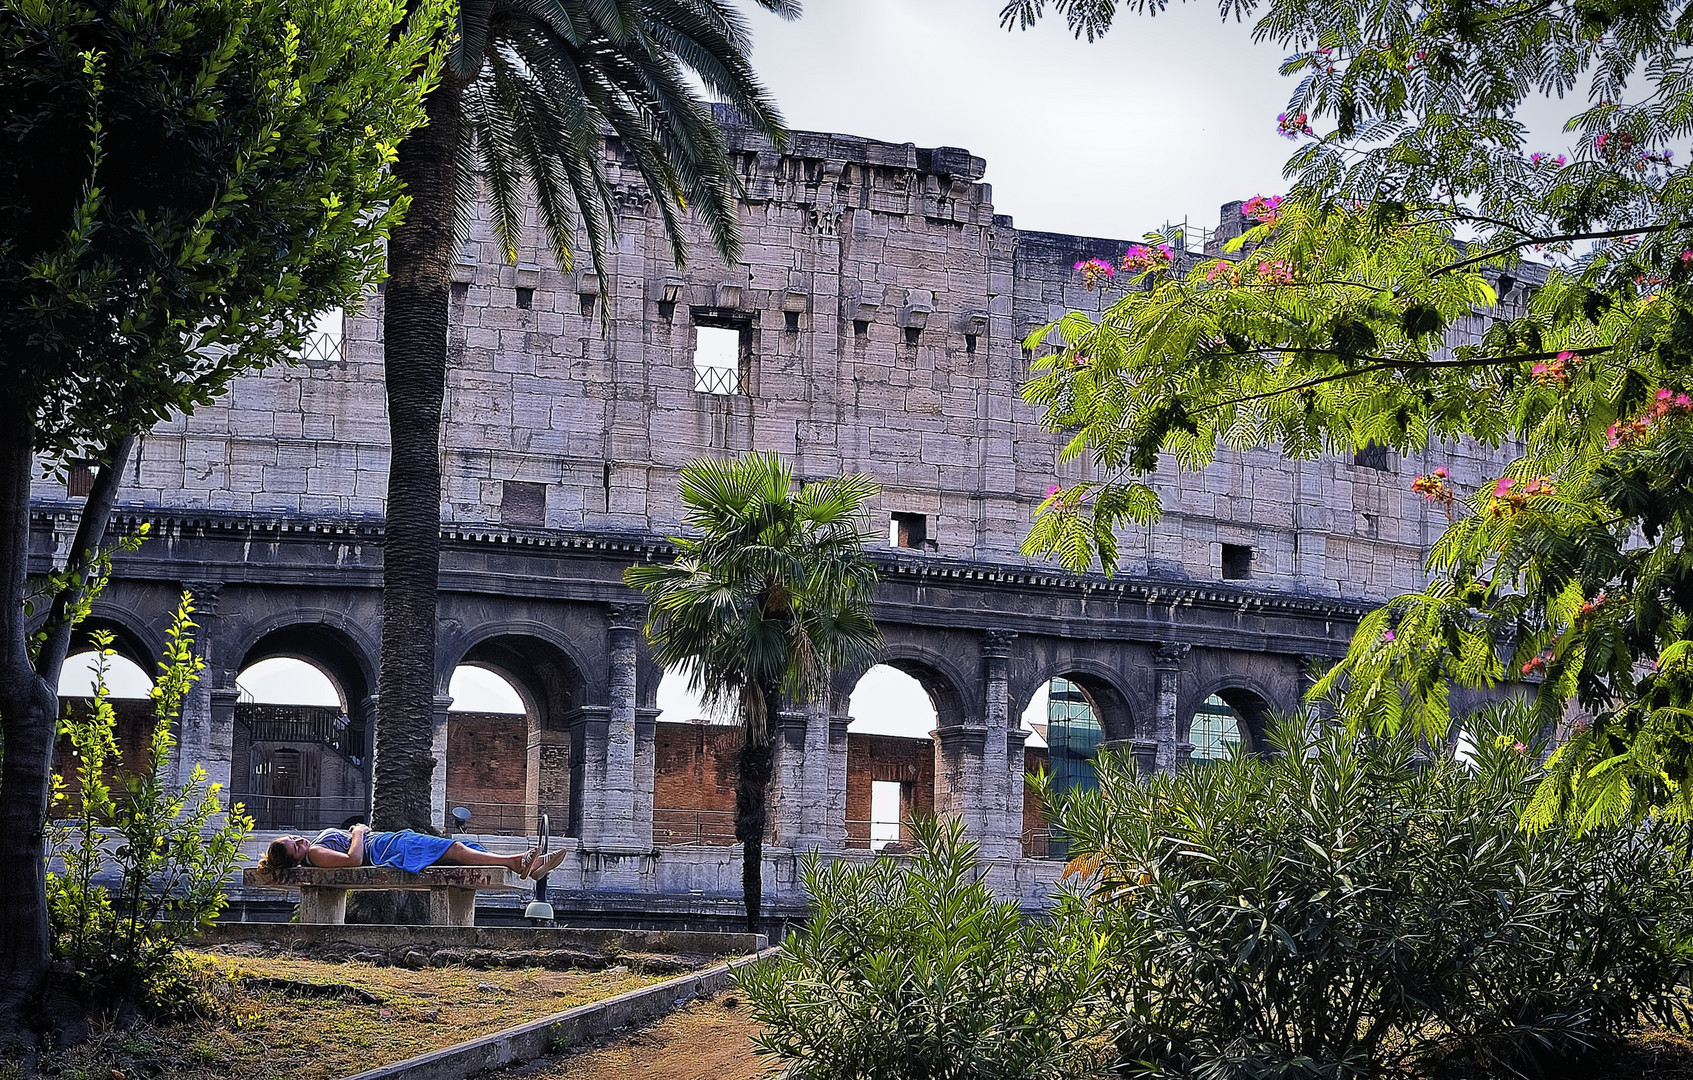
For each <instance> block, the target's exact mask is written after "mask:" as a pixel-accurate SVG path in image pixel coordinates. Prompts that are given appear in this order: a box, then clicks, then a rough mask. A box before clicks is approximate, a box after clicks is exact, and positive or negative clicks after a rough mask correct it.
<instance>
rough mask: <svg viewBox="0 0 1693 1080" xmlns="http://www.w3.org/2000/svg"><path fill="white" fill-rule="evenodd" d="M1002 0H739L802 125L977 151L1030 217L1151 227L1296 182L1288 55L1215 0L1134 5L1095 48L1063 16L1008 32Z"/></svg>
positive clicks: (762, 71) (760, 63) (1024, 218)
mask: <svg viewBox="0 0 1693 1080" xmlns="http://www.w3.org/2000/svg"><path fill="white" fill-rule="evenodd" d="M1000 6H1001V0H805V15H804V16H803V17H802V18H800V19H798V20H797V21H794V22H791V23H790V22H783V21H782V20H780V19H777V18H776V17H775V16H772V15H769V14H767V13H765V12H763V11H761V10H759V9H756V8H753V6H752V5H751V4H743V5H742V7H743V8H745V9H751V11H750V13H749V19H750V21H751V22H752V24H753V31H754V36H755V37H754V51H753V64H754V66H755V67H756V68H757V70H758V73H759V75H760V76H761V77H762V78H763V79H764V81H765V83H766V85H768V86H769V87H770V89H771V91H772V93H773V94H774V95H775V98H776V101H777V103H778V104H779V105H780V106H781V108H782V112H783V115H784V116H785V117H786V118H787V121H788V125H789V126H790V127H792V128H795V129H803V130H812V131H835V132H842V133H845V134H850V135H867V136H870V137H872V138H877V139H885V140H887V141H889V142H896V143H905V142H910V143H916V144H917V145H919V146H925V147H929V146H961V147H964V148H965V149H967V150H969V151H970V152H971V153H973V154H975V155H976V156H978V157H983V158H986V159H987V163H988V172H987V176H986V178H985V179H986V181H987V182H988V183H990V184H992V185H993V194H994V206H995V209H996V210H997V211H998V212H999V213H1002V214H1010V215H1012V216H1013V217H1014V218H1015V219H1016V223H1017V225H1018V227H1020V228H1024V229H1041V230H1047V231H1054V232H1072V233H1080V234H1085V235H1091V236H1108V237H1117V238H1122V239H1138V238H1139V237H1140V236H1141V235H1142V234H1143V233H1145V232H1147V231H1148V230H1149V229H1153V228H1155V227H1157V226H1159V225H1161V224H1163V223H1164V222H1165V221H1166V220H1170V221H1180V220H1182V218H1183V217H1184V216H1185V217H1187V218H1189V219H1190V220H1192V221H1193V222H1194V223H1196V224H1200V225H1205V226H1207V227H1210V226H1215V225H1216V222H1217V209H1218V207H1219V206H1221V205H1222V204H1223V203H1225V202H1227V201H1229V200H1231V199H1239V198H1244V197H1249V196H1251V195H1254V194H1258V193H1266V194H1269V193H1274V192H1279V191H1280V190H1282V188H1283V187H1284V186H1285V184H1284V181H1283V180H1282V165H1283V163H1284V162H1285V161H1286V160H1287V157H1288V155H1289V154H1290V153H1291V152H1292V150H1293V144H1292V143H1289V142H1287V141H1286V140H1284V139H1282V138H1281V137H1280V136H1279V135H1277V134H1276V114H1277V113H1280V112H1281V111H1282V110H1283V106H1284V105H1285V104H1286V101H1287V97H1288V94H1289V92H1290V90H1291V88H1292V83H1291V80H1288V79H1284V78H1282V77H1281V76H1279V75H1277V74H1276V68H1277V66H1278V64H1279V63H1280V61H1281V53H1280V51H1279V50H1277V49H1276V48H1274V47H1270V46H1257V45H1254V44H1253V43H1252V40H1251V33H1250V28H1249V27H1248V26H1245V25H1241V24H1236V23H1224V22H1223V21H1222V20H1221V19H1219V17H1218V16H1217V10H1216V7H1215V5H1214V4H1212V3H1209V2H1204V3H1197V4H1187V5H1172V7H1171V9H1170V10H1169V11H1167V12H1166V13H1165V14H1163V15H1159V16H1158V17H1156V18H1147V17H1140V16H1134V15H1123V16H1122V17H1120V19H1119V20H1118V24H1117V26H1116V27H1115V28H1114V29H1113V30H1112V31H1111V33H1109V34H1108V35H1106V37H1105V39H1104V40H1103V41H1099V42H1095V43H1093V44H1089V43H1087V42H1086V41H1076V40H1074V39H1073V38H1071V37H1070V35H1069V34H1068V33H1067V32H1066V31H1065V29H1064V25H1063V20H1062V19H1052V18H1050V17H1049V18H1048V20H1047V21H1046V22H1044V23H1042V24H1041V25H1040V26H1038V27H1037V28H1036V29H1034V30H1030V31H1020V30H1013V31H1006V30H1001V29H1000V27H999V9H1000Z"/></svg>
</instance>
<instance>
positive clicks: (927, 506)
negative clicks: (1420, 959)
mask: <svg viewBox="0 0 1693 1080" xmlns="http://www.w3.org/2000/svg"><path fill="white" fill-rule="evenodd" d="M730 138H731V143H732V145H733V147H734V151H735V156H736V162H737V165H738V167H739V170H740V172H741V176H742V179H743V181H744V183H745V185H746V191H747V198H746V200H745V201H744V203H743V204H742V210H741V217H742V224H743V231H744V236H745V242H746V247H745V262H743V263H741V264H738V265H735V266H727V265H725V264H724V263H723V262H722V261H721V259H720V258H719V257H718V256H717V255H716V253H715V252H714V251H713V250H712V249H711V247H710V245H709V244H708V243H706V242H704V239H703V236H702V235H701V233H700V230H699V227H698V224H697V222H694V221H692V219H690V221H689V224H688V226H687V228H688V229H689V231H690V234H691V235H692V236H693V238H694V239H695V241H696V242H695V243H694V244H693V245H692V246H691V248H690V259H691V262H690V265H689V267H688V268H687V269H686V270H682V271H679V270H677V269H675V268H674V266H673V265H672V263H671V259H670V247H669V244H668V243H667V242H666V240H665V238H664V236H663V233H662V229H661V227H660V224H659V219H658V217H657V215H656V214H655V213H654V212H653V207H652V204H651V200H650V199H649V198H648V197H647V195H646V194H645V192H644V190H643V189H641V187H640V185H639V182H638V179H637V178H636V174H635V172H634V171H633V170H632V169H631V168H629V167H628V166H626V165H625V164H624V163H623V162H622V160H621V154H620V152H619V149H618V148H617V146H616V145H613V146H612V147H610V148H609V149H608V154H609V157H610V170H611V179H612V182H613V186H614V187H615V189H616V190H617V192H618V194H619V198H620V206H621V208H622V209H621V213H620V217H619V227H620V235H619V238H618V241H617V243H616V245H615V247H614V249H613V250H612V251H611V253H610V254H609V256H608V263H607V270H608V273H607V275H606V278H605V280H603V281H602V280H600V279H599V278H598V277H597V276H596V275H594V274H593V273H591V272H589V271H587V270H584V269H577V270H575V271H573V272H570V273H565V272H563V271H561V270H559V269H558V268H557V267H556V266H555V265H554V264H553V263H552V261H551V259H550V256H549V255H548V254H547V253H546V252H545V251H544V250H543V248H542V247H541V246H540V245H538V244H537V243H536V240H537V239H538V235H532V236H531V237H530V238H529V241H528V245H527V246H526V247H525V248H524V249H523V250H522V251H521V253H520V262H519V264H518V265H516V266H511V265H507V264H506V263H505V262H504V261H503V260H502V259H501V258H500V255H499V250H498V245H497V244H496V243H495V242H494V240H493V239H492V236H491V232H490V228H489V224H488V220H487V214H486V210H485V208H484V210H483V211H482V213H481V214H480V215H479V216H478V217H477V220H476V222H475V228H474V235H473V237H472V239H471V240H470V241H469V242H467V244H466V245H465V247H464V249H463V252H462V255H461V257H460V263H459V267H458V270H457V272H456V279H457V280H458V282H459V284H457V285H456V286H455V287H454V289H453V296H452V329H451V336H450V345H449V348H450V370H449V373H448V383H449V385H448V390H447V420H446V423H445V426H444V429H443V439H442V446H443V450H442V454H443V459H444V465H445V487H446V490H445V492H444V496H443V504H442V514H443V518H444V520H446V521H447V522H449V523H453V524H457V525H463V526H467V527H487V526H494V527H504V528H516V529H519V530H524V529H530V528H540V527H544V528H547V529H552V530H573V531H575V530H580V531H588V532H595V533H605V532H627V533H638V534H649V535H650V534H653V533H660V534H662V533H665V532H667V531H671V530H674V529H675V528H676V526H677V524H678V521H679V518H680V513H681V511H680V507H679V504H678V500H677V495H676V470H677V469H678V468H679V467H680V466H681V465H682V464H683V463H684V462H686V461H687V460H689V459H690V458H693V457H695V456H699V455H712V454H729V453H734V452H738V451H744V450H749V449H761V450H774V451H778V452H780V453H782V454H783V455H785V456H786V457H787V458H789V459H790V460H791V461H792V462H793V463H794V465H795V468H796V470H797V471H798V472H799V473H800V474H801V475H802V476H822V475H827V474H833V473H837V472H840V471H842V470H849V471H850V470H857V471H863V472H867V473H869V474H870V475H871V476H873V477H874V478H875V479H876V480H878V481H879V482H880V483H881V484H882V485H883V493H882V495H881V497H880V499H879V500H878V501H877V504H876V506H875V511H874V514H873V521H872V525H873V527H875V528H876V529H877V530H880V529H883V528H886V527H887V526H888V521H889V515H890V514H892V513H895V512H899V513H909V514H921V515H924V516H925V518H926V531H927V535H928V537H929V538H930V539H931V540H932V541H933V547H934V554H935V555H937V556H940V557H947V556H950V557H954V558H961V559H965V560H969V561H974V562H978V563H987V564H1025V563H1027V562H1028V561H1029V560H1027V559H1025V557H1024V556H1022V555H1021V554H1020V550H1019V549H1020V545H1021V543H1022V540H1023V537H1024V535H1025V532H1026V529H1027V526H1028V522H1029V519H1030V515H1031V512H1032V511H1033V509H1034V507H1035V506H1036V505H1037V504H1038V503H1039V501H1040V500H1041V498H1043V497H1044V492H1045V490H1046V487H1047V486H1048V485H1049V484H1050V483H1052V482H1053V481H1054V480H1058V481H1068V480H1075V479H1079V478H1081V477H1082V476H1084V475H1085V469H1084V467H1083V466H1081V465H1079V464H1066V465H1062V466H1061V465H1058V464H1056V454H1057V450H1058V447H1059V445H1060V444H1059V440H1058V439H1057V438H1056V437H1054V436H1052V435H1051V434H1048V433H1047V432H1045V431H1044V430H1043V429H1042V428H1041V427H1040V425H1039V423H1038V419H1039V417H1038V413H1037V410H1035V409H1034V408H1033V407H1031V406H1029V405H1027V404H1025V403H1023V402H1022V401H1021V399H1020V398H1019V386H1020V384H1021V382H1022V380H1023V379H1024V377H1025V374H1026V367H1027V356H1026V354H1025V352H1024V350H1023V348H1022V346H1021V339H1022V338H1023V337H1024V336H1025V335H1026V334H1027V333H1029V332H1030V330H1031V329H1033V328H1035V327H1037V326H1039V325H1040V324H1042V323H1044V322H1046V321H1047V320H1049V319H1052V318H1055V317H1056V316H1057V315H1059V314H1061V313H1062V312H1064V311H1065V310H1067V309H1080V310H1085V311H1097V310H1099V309H1100V307H1101V306H1102V305H1104V304H1107V303H1109V302H1110V301H1111V300H1113V299H1115V298H1116V296H1117V295H1119V293H1117V292H1114V291H1110V290H1107V291H1103V292H1088V291H1086V290H1084V289H1083V288H1082V287H1081V282H1080V278H1079V275H1077V274H1076V273H1075V272H1074V270H1073V265H1074V263H1075V262H1076V261H1077V260H1078V259H1079V258H1084V257H1090V256H1101V257H1110V258H1114V257H1116V256H1118V255H1120V254H1121V251H1122V249H1123V248H1124V247H1125V246H1126V242H1125V241H1120V240H1109V239H1099V238H1088V237H1076V236H1065V235H1058V234H1052V233H1043V232H1032V231H1024V230H1019V229H1018V228H1016V227H1015V226H1014V225H1013V223H1012V220H1011V218H1009V217H1007V216H1005V215H1003V214H999V213H997V209H998V208H997V207H996V206H995V205H994V203H993V192H992V188H991V187H990V186H989V185H988V184H985V183H983V182H982V178H983V176H984V173H985V170H986V163H985V162H984V161H983V160H982V159H980V158H975V157H971V156H970V155H969V154H968V153H967V152H965V151H962V150H957V149H953V148H938V149H933V150H926V149H921V148H918V147H915V146H913V145H911V144H893V143H884V142H877V141H874V140H869V139H861V138H852V137H848V136H841V135H830V134H820V133H812V132H800V133H796V134H795V135H794V138H793V140H792V142H791V144H790V146H789V148H788V149H787V151H786V152H785V153H780V154H778V153H776V152H775V151H774V150H773V149H772V148H771V147H770V146H769V145H768V144H766V143H764V142H762V141H761V140H760V139H759V138H758V137H757V136H756V135H754V134H752V133H750V132H748V131H746V130H743V129H740V128H735V127H731V128H730ZM584 261H585V260H584ZM602 314H609V321H602ZM381 316H382V297H381V296H380V294H378V295H374V296H372V297H371V298H370V301H369V303H368V304H367V306H366V307H365V310H364V311H363V312H362V313H359V314H357V315H354V316H351V317H349V318H348V319H347V321H346V333H345V345H344V349H343V352H342V355H341V356H340V357H339V358H332V359H329V360H322V359H316V360H310V361H306V362H303V363H301V364H300V365H298V366H296V367H292V368H283V369H276V370H273V371H270V372H268V373H266V374H263V375H259V376H252V377H248V378H244V379H240V380H237V381H236V383H235V384H234V385H233V386H232V387H231V389H230V391H229V392H228V393H227V394H226V395H225V396H224V397H223V398H222V399H220V400H219V401H218V402H216V403H215V404H213V405H211V406H207V407H205V408H203V409H201V410H200V411H199V412H197V413H196V414H195V415H194V417H193V418H192V419H181V418H178V419H176V420H172V421H170V422H167V423H164V424H161V425H160V426H159V427H158V428H157V429H155V431H154V432H152V433H151V434H150V435H149V436H148V437H147V438H146V439H145V440H144V441H143V443H142V446H141V448H140V451H139V453H138V455H137V460H136V462H135V464H134V465H133V466H132V468H131V471H130V473H129V474H128V475H127V476H126V486H125V490H124V493H123V496H122V498H123V501H124V502H126V503H131V504H140V505H145V506H164V507H177V508H185V509H229V510H236V511H249V512H257V513H280V514H284V515H289V516H294V515H299V516H305V517H312V518H318V519H346V518H354V517H366V518H369V517H375V516H379V515H380V514H381V512H382V507H383V495H384V490H385V485H386V470H387V444H386V435H385V418H384V404H383V388H382V371H381V358H382V341H381V336H382V331H381ZM701 326H713V327H732V328H736V329H738V330H739V332H740V333H741V335H742V341H743V345H744V350H745V356H746V363H745V373H744V374H745V390H746V392H745V393H744V394H709V393H699V392H696V390H695V373H694V369H693V360H692V356H693V350H694V347H695V342H696V336H697V331H698V328H699V327H701ZM1380 464H1384V465H1386V466H1387V467H1386V469H1376V468H1370V467H1366V466H1361V465H1358V464H1355V463H1353V462H1352V461H1351V460H1342V459H1336V458H1333V457H1324V458H1322V459H1319V460H1315V461H1302V462H1289V461H1285V460H1283V459H1281V458H1280V457H1279V456H1278V455H1277V454H1275V453H1272V452H1268V451H1264V452H1247V453H1239V452H1234V451H1227V452H1224V453H1223V454H1222V455H1221V456H1220V458H1219V460H1218V461H1217V463H1216V464H1215V465H1214V466H1212V467H1211V468H1209V469H1207V470H1205V471H1204V472H1201V473H1189V474H1182V473H1180V472H1178V471H1177V470H1175V469H1174V468H1169V467H1167V468H1165V469H1162V470H1160V472H1159V473H1158V474H1157V477H1156V485H1157V487H1158V488H1159V490H1160V491H1161V492H1162V493H1163V495H1164V497H1165V499H1166V503H1167V507H1168V513H1167V514H1166V515H1165V517H1164V519H1163V520H1162V521H1161V522H1160V523H1159V524H1157V525H1156V526H1154V527H1153V528H1151V529H1149V530H1142V529H1134V530H1130V531H1129V532H1128V533H1127V534H1126V535H1125V536H1124V538H1123V545H1122V551H1123V561H1124V570H1125V572H1127V573H1129V574H1134V575H1142V574H1150V575H1153V576H1157V577H1162V578H1170V577H1174V578H1185V579H1189V580H1192V581H1197V582H1205V581H1212V580H1218V579H1220V578H1221V577H1222V574H1223V568H1222V545H1224V544H1235V545H1244V546H1248V547H1250V548H1251V549H1252V556H1251V567H1252V570H1251V573H1252V579H1251V580H1252V582H1253V587H1255V588H1264V589H1270V590H1284V591H1298V592H1306V593H1311V594H1316V595H1323V596H1332V597H1341V598H1347V599H1379V598H1382V597H1386V596H1388V595H1391V594H1393V593H1395V592H1397V591H1400V590H1403V589H1407V588H1412V587H1416V586H1417V585H1419V584H1420V583H1421V580H1422V556H1423V553H1424V552H1425V551H1426V550H1427V547H1428V544H1429V542H1430V540H1431V539H1432V537H1433V536H1434V535H1436V534H1437V533H1438V531H1439V529H1440V528H1441V527H1442V526H1443V525H1444V524H1445V520H1444V518H1443V517H1442V516H1441V514H1440V513H1439V512H1438V509H1436V508H1432V507H1430V506H1428V505H1426V504H1424V503H1423V502H1422V501H1421V500H1420V499H1418V498H1416V497H1415V496H1414V495H1413V494H1412V493H1411V492H1410V490H1409V486H1408V484H1409V474H1411V473H1413V472H1419V471H1426V469H1428V468H1432V467H1433V466H1434V465H1435V464H1444V465H1446V466H1447V467H1448V468H1449V469H1450V470H1451V472H1452V475H1453V477H1454V479H1455V481H1456V482H1457V483H1458V485H1459V486H1460V487H1464V486H1472V485H1477V484H1479V483H1482V482H1484V481H1485V480H1487V478H1488V477H1490V476H1493V475H1497V467H1496V464H1495V463H1494V461H1493V456H1492V455H1490V454H1487V453H1478V452H1476V451H1474V450H1472V449H1470V448H1458V447H1447V448H1442V449H1440V450H1438V451H1431V452H1430V453H1429V454H1426V455H1422V454H1419V455H1417V456H1416V457H1415V458H1414V459H1412V460H1409V461H1403V462H1402V461H1399V460H1398V459H1397V457H1396V456H1395V455H1388V456H1387V458H1386V460H1385V461H1383V462H1380ZM518 485H534V486H518ZM37 494H38V495H40V496H41V497H43V498H45V499H64V498H65V497H66V492H65V490H64V488H63V487H62V486H59V485H58V483H57V482H56V481H51V480H45V479H44V480H42V481H41V482H40V484H39V486H38V489H37Z"/></svg>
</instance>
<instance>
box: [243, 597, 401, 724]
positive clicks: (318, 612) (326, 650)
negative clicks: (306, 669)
mask: <svg viewBox="0 0 1693 1080" xmlns="http://www.w3.org/2000/svg"><path fill="white" fill-rule="evenodd" d="M377 633H380V628H378V629H377ZM235 642H236V645H235V648H234V649H232V650H230V654H229V655H230V656H231V657H234V658H236V659H235V663H234V664H232V665H231V669H232V670H233V671H236V672H240V671H243V670H245V669H246V668H247V667H249V666H251V665H252V664H256V663H258V662H259V661H260V660H265V659H268V658H270V657H272V656H289V657H293V658H295V659H298V660H304V661H305V662H307V663H309V664H312V665H313V666H314V667H317V668H320V669H321V670H322V671H323V672H324V673H325V674H327V675H328V676H329V677H330V679H331V681H333V682H334V683H335V684H336V686H337V687H338V688H339V689H340V690H341V693H342V695H343V696H344V697H345V698H346V701H347V707H348V710H349V712H351V711H352V710H355V709H359V708H361V706H362V704H363V702H364V700H365V699H366V698H368V697H370V696H371V695H372V694H375V693H376V676H377V662H376V658H377V657H378V656H380V655H381V653H382V645H381V641H380V640H379V639H378V638H377V637H376V636H375V634H373V633H372V628H371V627H369V626H366V625H365V624H364V623H361V622H360V621H358V620H357V619H354V618H352V617H350V616H348V615H347V614H346V613H344V612H340V611H331V610H328V609H322V608H319V609H312V608H294V609H291V610H288V611H284V612H278V613H277V614H275V615H272V616H270V617H269V618H267V619H265V620H263V621H261V622H254V623H249V624H248V625H246V626H245V627H243V628H242V631H241V632H240V633H239V634H238V635H236V637H235Z"/></svg>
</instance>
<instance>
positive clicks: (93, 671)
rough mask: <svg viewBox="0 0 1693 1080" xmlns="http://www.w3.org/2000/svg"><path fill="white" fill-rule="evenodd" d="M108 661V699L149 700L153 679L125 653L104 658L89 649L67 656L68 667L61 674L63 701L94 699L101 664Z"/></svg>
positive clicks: (112, 654) (60, 694) (106, 671)
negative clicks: (64, 699)
mask: <svg viewBox="0 0 1693 1080" xmlns="http://www.w3.org/2000/svg"><path fill="white" fill-rule="evenodd" d="M102 659H103V660H104V666H105V680H106V696H107V697H109V698H111V699H112V700H114V701H118V700H126V701H127V700H133V699H136V698H145V697H147V696H148V695H149V694H151V693H152V692H153V679H152V677H151V676H150V675H148V674H147V672H146V671H145V670H144V669H143V668H142V667H141V665H140V664H138V663H136V662H135V661H134V660H131V659H130V658H129V657H127V656H125V655H124V654H123V653H120V652H117V651H115V650H114V651H113V652H111V653H110V654H108V655H106V656H105V657H102V656H101V655H100V653H99V652H98V651H96V650H94V649H85V650H83V651H82V652H78V653H74V654H72V655H70V656H67V657H65V666H64V667H63V668H62V669H60V672H59V696H60V697H61V698H91V697H93V696H94V687H95V684H96V683H97V681H98V680H99V670H100V667H101V661H102Z"/></svg>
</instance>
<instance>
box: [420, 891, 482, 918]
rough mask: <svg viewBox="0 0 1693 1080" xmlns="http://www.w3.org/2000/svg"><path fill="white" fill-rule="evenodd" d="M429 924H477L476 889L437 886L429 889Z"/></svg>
mask: <svg viewBox="0 0 1693 1080" xmlns="http://www.w3.org/2000/svg"><path fill="white" fill-rule="evenodd" d="M429 925H431V926H475V925H476V890H475V889H452V888H447V887H445V886H436V887H435V888H433V889H430V890H429Z"/></svg>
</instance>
